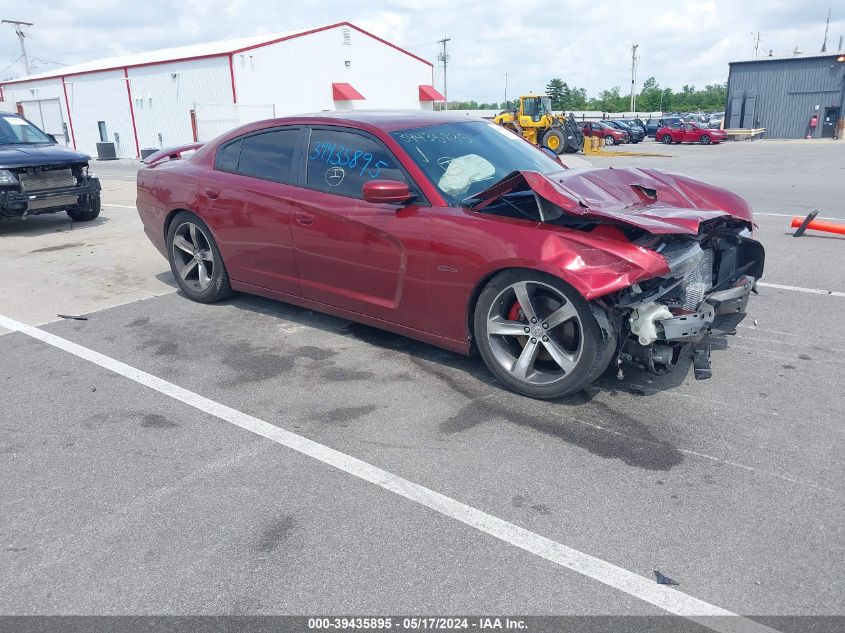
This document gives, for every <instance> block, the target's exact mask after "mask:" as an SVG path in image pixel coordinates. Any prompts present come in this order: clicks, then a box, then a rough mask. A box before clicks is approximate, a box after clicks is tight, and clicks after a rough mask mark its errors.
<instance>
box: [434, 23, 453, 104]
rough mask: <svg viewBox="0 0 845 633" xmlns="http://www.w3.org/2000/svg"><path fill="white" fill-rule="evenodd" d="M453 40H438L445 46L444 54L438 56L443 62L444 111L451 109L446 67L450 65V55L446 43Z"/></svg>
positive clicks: (448, 38) (447, 38) (445, 38)
mask: <svg viewBox="0 0 845 633" xmlns="http://www.w3.org/2000/svg"><path fill="white" fill-rule="evenodd" d="M451 39H452V38H450V37H444V38H443V39H442V40H437V43H438V44H443V52H442V53H440V54H439V55H438V56H437V59H438V60H440V61H441V62H443V97H444V98H445V99H446V103H444V104H443V109H444V110H448V109H449V90H448V88H447V87H446V65H447V64H448V63H449V55H448V53H446V42H449V41H451Z"/></svg>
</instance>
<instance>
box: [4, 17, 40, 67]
mask: <svg viewBox="0 0 845 633" xmlns="http://www.w3.org/2000/svg"><path fill="white" fill-rule="evenodd" d="M3 24H11V25H12V26H14V27H15V33H17V34H18V39H19V40H20V42H21V57H22V58H23V67H24V69H25V70H26V74H27V75H31V74H32V72H31V71H30V70H29V57H28V56H27V54H26V44H25V43H24V38H25V37H26V35H25V34H24V32H23V29H22V28H21V27H23V26H34V24H33V23H32V22H21V21H20V20H3Z"/></svg>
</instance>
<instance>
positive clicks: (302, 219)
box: [296, 211, 315, 226]
mask: <svg viewBox="0 0 845 633" xmlns="http://www.w3.org/2000/svg"><path fill="white" fill-rule="evenodd" d="M314 219H315V216H314V215H313V214H311V213H306V212H305V211H297V212H296V221H297V222H299V223H300V224H302V225H304V226H311V225H312V224H314Z"/></svg>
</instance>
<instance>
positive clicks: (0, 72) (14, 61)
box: [0, 55, 22, 75]
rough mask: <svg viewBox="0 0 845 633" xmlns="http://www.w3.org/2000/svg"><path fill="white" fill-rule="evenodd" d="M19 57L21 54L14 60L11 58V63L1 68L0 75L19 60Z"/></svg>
mask: <svg viewBox="0 0 845 633" xmlns="http://www.w3.org/2000/svg"><path fill="white" fill-rule="evenodd" d="M21 57H22V56H21V55H18V56H17V57H16V58H15V59H14V60H12V63H11V64H9V65H8V66H6V67H5V68H4V69H3V70H0V75H2V74H3V73H4V72H6V71H7V70H9V69H10V68H11V67H12V66H14V65H15V64H17V63H18V62H19V61H20V60H21Z"/></svg>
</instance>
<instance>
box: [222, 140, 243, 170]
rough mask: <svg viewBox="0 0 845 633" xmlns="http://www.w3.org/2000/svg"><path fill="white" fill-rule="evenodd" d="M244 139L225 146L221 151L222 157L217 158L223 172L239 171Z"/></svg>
mask: <svg viewBox="0 0 845 633" xmlns="http://www.w3.org/2000/svg"><path fill="white" fill-rule="evenodd" d="M242 144H243V139H238V140H237V141H235V142H234V143H229V144H228V145H225V146H224V147H223V149H221V150H220V156H218V158H217V166H218V167H219V168H220V169H222V170H223V171H238V159H240V157H241V145H242Z"/></svg>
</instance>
